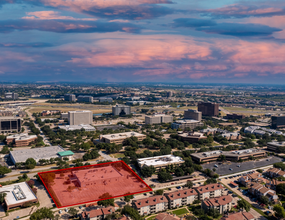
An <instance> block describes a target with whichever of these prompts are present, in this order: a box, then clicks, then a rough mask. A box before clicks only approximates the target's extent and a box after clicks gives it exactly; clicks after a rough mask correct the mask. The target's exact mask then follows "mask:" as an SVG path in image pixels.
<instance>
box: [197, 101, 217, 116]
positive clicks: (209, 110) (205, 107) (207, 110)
mask: <svg viewBox="0 0 285 220" xmlns="http://www.w3.org/2000/svg"><path fill="white" fill-rule="evenodd" d="M198 111H199V112H202V115H204V116H218V115H219V104H217V103H210V102H202V103H199V104H198Z"/></svg>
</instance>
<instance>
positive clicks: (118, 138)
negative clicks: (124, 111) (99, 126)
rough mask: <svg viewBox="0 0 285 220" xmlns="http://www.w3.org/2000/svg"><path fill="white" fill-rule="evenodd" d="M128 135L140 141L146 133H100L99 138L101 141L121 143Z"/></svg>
mask: <svg viewBox="0 0 285 220" xmlns="http://www.w3.org/2000/svg"><path fill="white" fill-rule="evenodd" d="M130 137H136V138H137V139H138V140H139V141H142V140H143V139H145V138H146V135H144V134H140V133H137V132H133V131H131V132H124V133H117V134H106V135H100V137H99V140H100V142H103V143H115V144H122V143H123V142H124V140H125V139H127V138H130Z"/></svg>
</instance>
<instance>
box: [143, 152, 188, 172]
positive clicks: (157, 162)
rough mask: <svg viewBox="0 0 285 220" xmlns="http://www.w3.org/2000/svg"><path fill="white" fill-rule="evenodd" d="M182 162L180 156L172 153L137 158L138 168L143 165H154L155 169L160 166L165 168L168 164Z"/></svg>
mask: <svg viewBox="0 0 285 220" xmlns="http://www.w3.org/2000/svg"><path fill="white" fill-rule="evenodd" d="M182 163H184V160H183V159H182V158H181V157H178V156H174V155H171V154H169V155H163V156H157V157H146V158H141V159H138V164H139V166H140V168H143V167H144V166H154V167H155V168H156V169H157V170H159V169H161V168H166V167H167V166H168V165H171V164H172V165H180V164H182Z"/></svg>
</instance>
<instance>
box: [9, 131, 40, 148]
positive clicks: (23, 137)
mask: <svg viewBox="0 0 285 220" xmlns="http://www.w3.org/2000/svg"><path fill="white" fill-rule="evenodd" d="M36 139H37V135H28V134H13V135H10V136H7V137H6V142H7V144H11V143H12V144H13V145H14V146H15V147H25V146H29V144H30V143H31V142H33V141H34V140H36Z"/></svg>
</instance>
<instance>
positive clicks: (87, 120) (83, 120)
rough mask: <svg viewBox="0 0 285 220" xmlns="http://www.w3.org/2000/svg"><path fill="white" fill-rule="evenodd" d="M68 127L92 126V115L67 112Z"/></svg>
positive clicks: (88, 112) (85, 112)
mask: <svg viewBox="0 0 285 220" xmlns="http://www.w3.org/2000/svg"><path fill="white" fill-rule="evenodd" d="M68 123H69V125H80V124H86V125H88V124H92V123H93V113H92V112H91V111H86V110H84V111H69V112H68Z"/></svg>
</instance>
